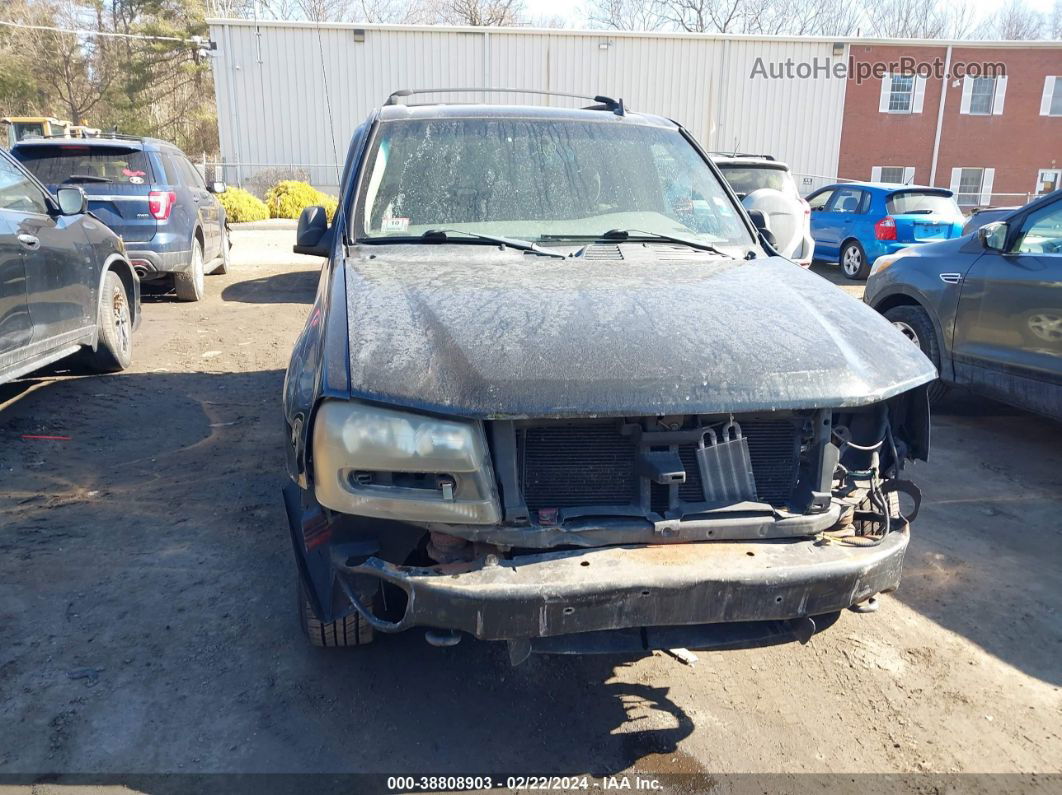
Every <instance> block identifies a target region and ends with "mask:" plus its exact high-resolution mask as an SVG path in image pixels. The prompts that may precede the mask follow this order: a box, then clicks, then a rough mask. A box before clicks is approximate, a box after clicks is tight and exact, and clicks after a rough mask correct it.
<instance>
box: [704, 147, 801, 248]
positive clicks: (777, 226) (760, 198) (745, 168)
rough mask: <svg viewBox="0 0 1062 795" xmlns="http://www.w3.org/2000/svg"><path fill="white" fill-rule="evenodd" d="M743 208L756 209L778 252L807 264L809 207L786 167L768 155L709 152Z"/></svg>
mask: <svg viewBox="0 0 1062 795" xmlns="http://www.w3.org/2000/svg"><path fill="white" fill-rule="evenodd" d="M712 160H713V161H714V162H715V164H716V165H717V166H719V169H720V171H722V172H723V176H724V177H726V179H727V182H729V183H730V187H732V188H733V189H734V193H736V194H737V195H738V198H739V199H741V203H742V204H743V205H744V206H745V209H746V210H760V211H762V212H763V214H764V215H765V216H766V217H767V223H768V226H769V228H770V230H771V233H772V234H773V235H774V238H775V240H776V241H777V243H778V246H777V248H778V253H779V254H781V255H782V256H783V257H786V258H788V259H791V260H793V261H794V262H795V263H796V264H797V265H799V266H800V267H802V268H808V267H811V259H812V256H813V255H814V253H815V241H814V239H812V237H811V208H810V207H809V206H808V203H807V202H806V201H804V199H802V198H801V197H800V192H799V191H798V190H797V186H796V181H795V180H794V179H793V175H792V174H791V173H790V171H789V166H787V165H786V164H785V163H781V162H779V161H777V160H775V159H774V158H773V157H771V156H770V155H744V154H722V153H713V154H712Z"/></svg>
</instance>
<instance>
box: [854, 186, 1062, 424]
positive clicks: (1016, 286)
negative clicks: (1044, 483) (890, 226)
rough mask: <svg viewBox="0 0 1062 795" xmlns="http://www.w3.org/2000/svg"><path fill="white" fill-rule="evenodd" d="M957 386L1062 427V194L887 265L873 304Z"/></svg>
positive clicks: (870, 294)
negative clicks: (1060, 422) (1051, 419)
mask: <svg viewBox="0 0 1062 795" xmlns="http://www.w3.org/2000/svg"><path fill="white" fill-rule="evenodd" d="M863 300H865V301H866V302H867V303H868V304H870V305H871V306H873V307H874V308H875V309H877V310H878V311H879V312H881V313H882V314H884V315H885V317H886V318H888V319H889V320H890V321H892V323H893V325H894V326H896V327H897V328H899V329H900V330H901V331H902V332H903V333H904V334H905V335H906V336H907V337H908V338H909V339H911V340H912V341H914V342H915V343H916V344H917V345H918V346H919V347H920V348H921V349H922V352H923V353H925V354H926V356H928V357H929V358H930V360H932V362H933V364H935V365H936V367H937V370H938V372H939V373H940V381H939V382H937V383H936V384H935V385H934V387H933V389H932V390H931V394H932V395H934V396H939V395H940V394H941V393H942V392H943V391H944V388H945V387H946V385H948V384H958V385H962V386H964V387H969V388H970V389H972V390H974V391H976V392H980V393H983V394H985V395H987V396H990V397H993V398H996V399H998V400H1002V401H1004V402H1006V403H1011V404H1013V405H1015V406H1019V407H1021V408H1025V409H1028V410H1030V411H1035V412H1039V413H1042V414H1046V415H1048V416H1051V417H1055V418H1059V419H1062V191H1055V192H1053V193H1050V194H1048V195H1046V196H1043V197H1041V198H1039V199H1037V200H1035V201H1033V202H1030V203H1029V204H1027V205H1025V206H1024V207H1022V208H1020V209H1018V210H1015V211H1013V212H1011V213H1009V214H1007V215H1006V216H1005V217H1004V219H1003V220H1002V221H995V222H992V223H989V224H986V225H984V226H981V227H980V228H979V229H977V231H976V232H974V233H973V234H969V235H965V236H963V237H960V238H956V239H954V240H947V241H942V242H940V243H932V244H927V245H922V246H913V247H911V248H907V249H904V250H903V251H902V252H900V253H898V254H894V255H891V256H886V257H882V258H880V259H879V260H878V261H877V262H876V263H875V264H874V270H873V271H872V272H871V275H870V278H869V280H868V281H867V287H866V292H865V294H864V299H863Z"/></svg>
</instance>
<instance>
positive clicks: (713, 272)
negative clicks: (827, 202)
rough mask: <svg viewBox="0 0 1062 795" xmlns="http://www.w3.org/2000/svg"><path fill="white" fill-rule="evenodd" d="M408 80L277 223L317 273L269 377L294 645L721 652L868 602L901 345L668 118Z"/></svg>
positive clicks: (879, 548)
mask: <svg viewBox="0 0 1062 795" xmlns="http://www.w3.org/2000/svg"><path fill="white" fill-rule="evenodd" d="M416 93H417V92H410V91H403V92H399V93H398V94H396V95H393V96H392V97H391V98H390V99H389V101H388V103H387V104H386V105H384V106H383V107H382V108H380V109H378V110H377V111H375V112H373V113H372V115H371V116H370V117H369V118H368V119H367V120H366V121H365V122H364V124H362V125H361V126H360V127H359V128H358V130H357V131H356V132H355V134H354V136H353V140H352V141H351V144H350V149H349V152H348V155H347V160H346V167H345V171H344V175H343V178H342V186H341V199H340V204H339V209H338V211H337V212H336V214H335V218H334V221H333V223H332V224H331V225H329V224H328V223H327V220H326V215H325V212H324V210H322V209H321V208H309V209H308V210H306V211H305V212H304V213H303V216H302V218H301V219H300V221H299V229H298V233H297V234H298V239H297V245H296V247H295V250H296V251H298V252H300V253H309V254H318V255H321V256H326V257H327V258H328V260H327V263H326V264H325V265H324V267H323V269H322V272H321V279H320V284H319V288H318V291H317V296H316V300H315V303H314V306H313V309H312V311H311V313H310V317H309V321H308V323H307V325H306V327H305V329H304V330H303V332H302V334H301V336H300V337H299V339H298V342H297V343H296V346H295V350H294V353H293V356H292V359H291V364H290V366H289V368H288V372H287V378H286V381H285V387H284V408H285V419H286V423H287V466H288V470H289V474H290V476H291V479H292V483H291V484H289V486H288V487H287V488H286V489H285V492H284V495H285V503H286V508H287V514H288V519H289V523H290V530H291V539H292V544H293V547H294V552H295V561H296V564H297V569H298V580H299V608H300V617H301V619H302V625H303V627H304V628H305V629H306V631H307V633H308V635H309V637H310V640H311V641H312V642H313V643H314V644H316V645H321V646H351V645H360V644H364V643H366V642H368V641H369V640H371V639H372V637H373V634H374V632H397V631H401V630H405V629H409V628H412V627H421V628H424V629H425V630H426V636H427V639H428V640H429V642H431V643H433V644H435V645H452V644H454V643H456V642H458V641H459V640H460V639H461V638H462V637H464V636H465V635H471V636H474V637H476V638H480V639H486V640H504V641H507V642H508V643H509V651H510V655H511V657H512V659H513V661H514V662H519V661H520V660H521V659H523V658H524V657H526V656H527V655H528V654H529V653H531V652H533V651H538V652H590V651H611V650H625V651H629V650H640V649H650V648H674V647H690V648H734V647H747V646H754V645H765V644H769V643H777V642H780V641H784V640H789V639H794V638H795V639H799V640H801V641H806V640H807V639H808V638H809V637H810V636H811V635H812V634H813V633H814V632H815V631H817V630H819V629H822V628H823V627H825V626H827V625H829V624H830V623H831V622H832V621H833V620H834V619H835V618H836V617H837V615H838V613H839V611H841V610H842V609H844V608H848V607H852V606H857V605H863V604H866V603H867V601H868V600H869V599H871V598H872V597H874V596H875V595H876V594H878V593H881V592H884V591H891V590H893V589H895V588H896V587H897V585H898V584H899V580H900V571H901V566H902V563H903V556H904V552H905V550H906V548H907V543H908V538H909V533H910V521H911V519H912V518H913V514H914V513H915V512H916V510H917V501H918V491H917V489H916V488H915V487H914V485H913V484H911V483H910V482H909V481H906V480H904V479H902V474H901V470H902V468H903V465H904V463H905V461H907V460H910V459H924V458H925V457H926V455H927V452H928V445H929V408H928V401H927V397H926V385H927V384H928V383H929V382H930V381H932V380H933V378H934V377H935V375H936V373H935V370H934V368H933V366H932V364H930V362H929V361H928V360H927V359H926V358H925V357H924V356H923V355H922V354H921V353H920V352H919V351H918V349H917V348H916V347H914V346H912V345H911V344H910V342H909V341H908V340H907V339H906V338H905V337H904V336H903V335H902V334H900V333H899V332H898V331H897V330H896V329H894V328H893V327H892V326H891V324H889V322H888V321H886V320H885V319H884V318H882V317H880V316H879V315H878V314H877V313H875V312H874V311H873V310H871V309H870V308H869V307H866V306H864V305H863V304H861V303H860V302H858V301H856V300H854V299H853V298H850V297H849V296H847V295H845V294H844V293H843V292H842V291H840V290H838V289H837V288H836V287H834V286H832V285H831V284H829V283H828V282H826V281H824V280H823V279H821V278H820V277H818V276H816V275H815V274H812V273H809V272H807V271H805V270H803V269H801V268H799V267H797V266H796V265H794V264H793V263H792V262H790V261H788V260H785V259H783V258H781V257H779V256H776V255H775V254H774V252H773V249H772V248H771V236H770V233H769V230H767V229H766V223H765V220H764V218H763V217H762V216H757V215H755V214H753V217H750V215H749V214H748V213H746V212H745V211H744V210H743V209H742V206H741V203H740V202H739V201H738V200H737V199H736V197H735V196H734V194H733V192H732V191H731V190H730V188H728V187H727V183H726V181H725V180H724V179H723V178H722V177H721V176H720V173H719V171H718V169H716V167H715V166H714V165H713V164H712V162H711V160H710V158H709V157H708V156H707V155H706V154H705V153H704V151H703V150H702V149H701V148H700V147H699V146H698V144H697V143H696V142H695V141H694V140H693V138H692V137H691V136H690V135H689V133H688V132H687V131H686V130H684V129H683V128H682V127H680V126H678V125H677V124H675V123H674V122H671V121H668V120H666V119H663V118H658V117H655V116H649V115H645V114H637V113H632V112H629V111H628V110H627V109H626V108H624V106H623V103H622V101H614V100H611V99H608V98H606V97H595V98H593V100H594V103H595V104H593V105H592V106H590V107H588V108H584V109H579V110H575V109H572V110H566V109H558V108H551V107H513V106H500V105H486V104H484V105H469V104H462V105H451V104H417V105H414V104H406V103H407V98H408V97H410V96H412V95H414V94H416ZM903 495H906V496H905V497H904V499H901V496H903Z"/></svg>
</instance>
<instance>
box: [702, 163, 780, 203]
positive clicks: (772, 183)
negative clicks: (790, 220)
mask: <svg viewBox="0 0 1062 795" xmlns="http://www.w3.org/2000/svg"><path fill="white" fill-rule="evenodd" d="M719 168H720V169H721V170H722V172H723V176H724V177H726V181H727V182H729V183H730V187H732V188H733V189H734V193H736V194H737V195H738V196H739V197H741V198H742V199H744V198H745V197H746V196H747V195H749V194H750V193H752V192H753V191H754V190H759V189H760V188H770V189H771V190H777V191H781V192H782V193H785V194H787V195H789V196H798V195H799V193H798V191H797V187H796V183H795V182H794V181H793V175H792V174H790V173H789V172H788V171H786V170H785V169H782V168H771V167H769V166H761V167H752V168H750V167H749V166H724V165H720V166H719Z"/></svg>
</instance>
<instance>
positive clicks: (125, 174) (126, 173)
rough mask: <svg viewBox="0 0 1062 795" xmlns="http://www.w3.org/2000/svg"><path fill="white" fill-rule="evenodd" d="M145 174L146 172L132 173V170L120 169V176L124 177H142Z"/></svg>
mask: <svg viewBox="0 0 1062 795" xmlns="http://www.w3.org/2000/svg"><path fill="white" fill-rule="evenodd" d="M146 173H147V172H145V171H134V170H132V169H129V168H123V169H122V175H123V176H126V177H142V176H144V175H145V174H146Z"/></svg>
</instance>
